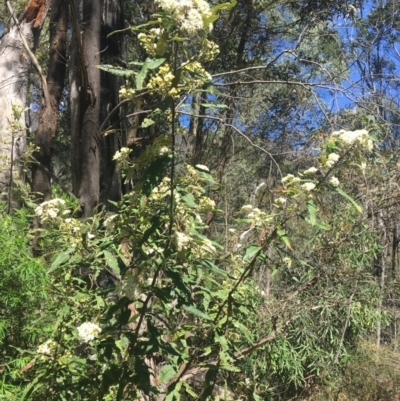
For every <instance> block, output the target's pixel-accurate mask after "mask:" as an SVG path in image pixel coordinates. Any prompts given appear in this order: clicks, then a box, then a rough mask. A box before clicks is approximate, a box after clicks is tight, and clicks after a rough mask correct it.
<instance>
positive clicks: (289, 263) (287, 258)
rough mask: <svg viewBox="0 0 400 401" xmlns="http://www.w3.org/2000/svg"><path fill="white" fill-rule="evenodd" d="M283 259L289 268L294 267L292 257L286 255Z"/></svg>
mask: <svg viewBox="0 0 400 401" xmlns="http://www.w3.org/2000/svg"><path fill="white" fill-rule="evenodd" d="M282 261H283V263H284V264H285V265H286V266H287V267H288V268H289V269H290V268H291V267H292V259H290V258H289V257H288V256H286V257H284V258H283V259H282Z"/></svg>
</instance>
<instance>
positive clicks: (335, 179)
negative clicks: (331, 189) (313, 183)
mask: <svg viewBox="0 0 400 401" xmlns="http://www.w3.org/2000/svg"><path fill="white" fill-rule="evenodd" d="M329 182H330V183H331V184H332V185H333V186H335V187H337V186H338V185H339V184H340V181H339V180H338V179H337V178H336V177H331V179H330V180H329Z"/></svg>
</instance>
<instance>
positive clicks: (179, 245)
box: [173, 231, 190, 251]
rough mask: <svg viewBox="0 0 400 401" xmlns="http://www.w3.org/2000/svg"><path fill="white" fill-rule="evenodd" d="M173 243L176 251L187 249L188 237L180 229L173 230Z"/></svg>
mask: <svg viewBox="0 0 400 401" xmlns="http://www.w3.org/2000/svg"><path fill="white" fill-rule="evenodd" d="M173 241H174V244H175V246H176V249H177V250H178V251H183V250H187V249H188V247H189V244H190V237H189V236H188V235H186V234H185V233H181V232H180V231H175V233H174V237H173Z"/></svg>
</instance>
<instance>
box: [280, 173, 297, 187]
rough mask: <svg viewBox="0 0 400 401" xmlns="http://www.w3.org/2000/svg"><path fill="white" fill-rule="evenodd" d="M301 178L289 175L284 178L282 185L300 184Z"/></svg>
mask: <svg viewBox="0 0 400 401" xmlns="http://www.w3.org/2000/svg"><path fill="white" fill-rule="evenodd" d="M300 181H301V180H300V178H299V177H295V176H294V175H293V174H288V175H287V176H285V177H283V178H282V181H281V182H282V184H286V185H291V184H295V183H296V182H300Z"/></svg>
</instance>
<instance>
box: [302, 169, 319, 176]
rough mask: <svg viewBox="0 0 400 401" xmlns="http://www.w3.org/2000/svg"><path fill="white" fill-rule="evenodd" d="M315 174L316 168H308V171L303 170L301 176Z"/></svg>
mask: <svg viewBox="0 0 400 401" xmlns="http://www.w3.org/2000/svg"><path fill="white" fill-rule="evenodd" d="M317 172H318V169H317V168H316V167H310V168H309V169H307V170H305V171H304V172H303V174H304V175H314V174H315V173H317Z"/></svg>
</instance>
